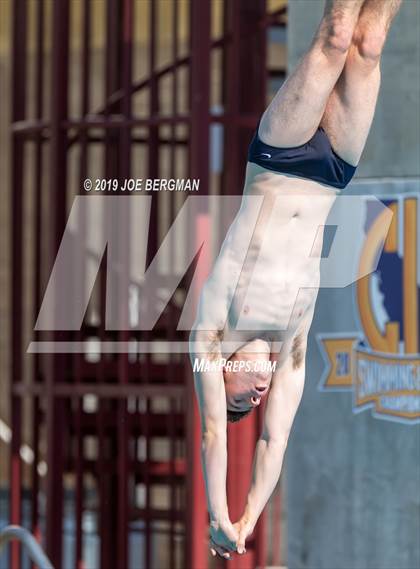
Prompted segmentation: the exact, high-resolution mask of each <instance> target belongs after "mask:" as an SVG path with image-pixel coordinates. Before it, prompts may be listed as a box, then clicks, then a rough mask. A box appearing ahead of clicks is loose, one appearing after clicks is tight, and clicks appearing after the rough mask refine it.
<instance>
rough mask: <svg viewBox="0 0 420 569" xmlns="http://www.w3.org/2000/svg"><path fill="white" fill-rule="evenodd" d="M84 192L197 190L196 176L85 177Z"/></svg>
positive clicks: (198, 183)
mask: <svg viewBox="0 0 420 569" xmlns="http://www.w3.org/2000/svg"><path fill="white" fill-rule="evenodd" d="M83 189H84V190H85V192H162V191H163V192H165V191H166V192H198V190H199V189H200V179H198V178H126V179H124V180H118V179H116V178H110V179H107V178H96V179H91V178H86V180H85V181H84V182H83Z"/></svg>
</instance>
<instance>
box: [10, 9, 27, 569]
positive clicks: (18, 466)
mask: <svg viewBox="0 0 420 569" xmlns="http://www.w3.org/2000/svg"><path fill="white" fill-rule="evenodd" d="M26 49H27V5H26V0H16V2H14V4H13V45H12V57H13V65H12V101H13V107H12V122H13V123H15V122H17V121H21V120H24V119H25V104H26V97H25V95H26V78H27V77H26V63H27V59H26ZM11 142H12V173H11V176H12V187H13V192H12V212H11V220H12V221H11V227H12V239H11V259H12V279H13V282H12V286H11V292H12V295H11V306H12V312H11V314H12V318H11V348H12V349H11V353H12V361H11V368H12V369H11V370H12V376H11V386H12V387H13V385H14V384H15V383H17V382H20V381H22V380H23V377H22V374H23V345H22V320H23V274H22V257H23V235H22V225H23V191H24V190H23V184H24V182H23V175H24V141H23V140H21V139H19V138H17V137H16V136H14V135H12V141H11ZM10 400H11V423H12V425H11V426H12V441H11V462H10V467H11V468H10V521H11V523H12V524H18V525H20V524H21V516H22V463H21V457H20V447H21V442H22V401H21V399H20V397H17V396H16V394H15V393H14V392H13V389H12V391H11V398H10ZM10 564H11V568H12V569H19V567H20V566H21V556H20V547H19V545H18V543H17V542H14V543H12V545H11V558H10Z"/></svg>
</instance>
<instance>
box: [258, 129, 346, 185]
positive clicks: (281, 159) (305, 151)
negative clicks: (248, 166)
mask: <svg viewBox="0 0 420 569" xmlns="http://www.w3.org/2000/svg"><path fill="white" fill-rule="evenodd" d="M248 162H254V163H255V164H258V165H259V166H262V167H263V168H267V169H268V170H274V172H279V173H281V174H291V175H293V176H299V177H300V178H308V179H309V180H315V182H320V183H321V184H326V185H327V186H333V187H334V188H339V189H343V188H345V187H346V186H347V184H348V183H349V182H350V180H351V179H352V177H353V176H354V173H355V172H356V167H355V166H352V165H351V164H348V163H347V162H345V161H344V160H343V159H342V158H340V156H338V154H336V153H335V152H334V150H333V149H332V146H331V143H330V141H329V138H328V136H327V133H326V132H325V130H324V129H323V128H322V127H318V129H317V131H316V133H315V134H314V135H313V137H312V138H311V139H310V140H309V141H308V142H307V143H306V144H302V145H301V146H295V147H293V148H277V147H276V146H270V145H269V144H265V143H264V142H263V141H262V140H261V139H260V137H259V136H258V128H257V130H256V132H255V134H254V137H253V139H252V141H251V144H250V146H249V149H248Z"/></svg>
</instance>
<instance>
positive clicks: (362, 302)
mask: <svg viewBox="0 0 420 569" xmlns="http://www.w3.org/2000/svg"><path fill="white" fill-rule="evenodd" d="M381 199H382V201H383V202H384V204H385V205H386V206H387V207H388V208H390V209H391V210H392V212H393V218H392V222H391V226H390V229H389V231H388V234H387V237H386V239H385V242H383V237H381V236H380V231H379V229H380V226H381V223H382V220H381V216H382V215H383V212H380V213H379V214H377V215H375V212H374V211H370V208H369V199H367V200H366V217H365V220H366V221H365V231H366V240H365V243H364V246H363V249H362V252H361V255H360V259H359V264H360V269H361V270H364V273H362V274H367V273H366V271H365V269H366V268H367V267H369V266H372V265H373V264H374V263H376V262H378V265H377V269H376V271H374V272H372V273H371V274H367V276H366V277H363V278H361V279H360V280H359V281H357V283H356V284H355V285H354V286H353V294H354V309H355V313H356V314H355V316H356V321H357V322H358V323H359V327H358V328H359V329H357V330H355V331H353V332H350V333H335V334H318V335H317V340H318V343H319V347H320V350H321V353H322V355H323V357H324V360H325V363H326V365H325V370H324V374H323V376H322V378H321V381H320V384H319V389H320V390H321V391H331V390H340V391H342V390H348V391H351V392H352V394H353V410H354V412H356V413H357V412H360V411H363V410H366V409H371V412H372V414H373V415H374V416H375V417H377V418H381V419H387V420H393V421H399V422H404V423H409V424H415V423H418V422H420V356H419V352H420V345H419V315H420V313H419V310H420V303H419V292H420V279H419V266H418V264H419V251H418V247H419V206H420V199H419V194H418V193H415V194H402V195H394V196H391V197H389V198H387V199H385V198H381ZM378 254H379V255H380V258H379V260H378V258H377V257H378Z"/></svg>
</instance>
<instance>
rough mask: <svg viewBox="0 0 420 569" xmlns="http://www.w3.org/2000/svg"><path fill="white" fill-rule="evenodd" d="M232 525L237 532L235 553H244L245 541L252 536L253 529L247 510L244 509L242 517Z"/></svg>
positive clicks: (253, 525)
mask: <svg viewBox="0 0 420 569" xmlns="http://www.w3.org/2000/svg"><path fill="white" fill-rule="evenodd" d="M233 525H234V527H235V529H236V530H237V532H238V542H237V552H238V553H246V549H245V541H246V539H247V538H248V537H249V536H250V535H251V534H252V532H253V531H254V527H255V523H254V522H253V520H252V516H251V513H250V510H249V508H246V509H245V512H244V513H243V514H242V517H241V518H240V519H239V520H238V521H237V522H236V523H234V524H233Z"/></svg>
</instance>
